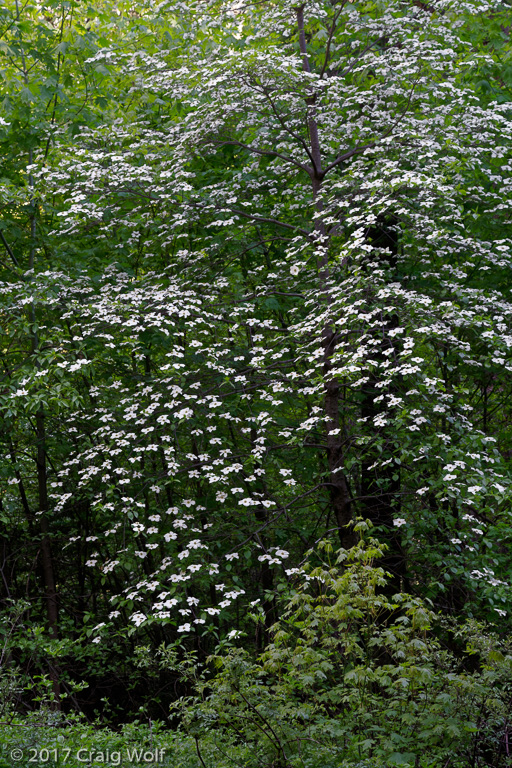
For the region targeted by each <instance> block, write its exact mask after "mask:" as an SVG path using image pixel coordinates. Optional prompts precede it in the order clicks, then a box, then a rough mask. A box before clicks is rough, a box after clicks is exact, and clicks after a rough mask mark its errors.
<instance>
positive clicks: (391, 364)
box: [3, 0, 512, 642]
mask: <svg viewBox="0 0 512 768" xmlns="http://www.w3.org/2000/svg"><path fill="white" fill-rule="evenodd" d="M490 10H491V7H490V6H489V4H487V3H480V2H475V3H465V4H464V6H460V5H455V4H453V3H451V2H439V3H436V4H435V5H433V6H430V5H428V6H426V5H423V4H417V5H411V6H404V5H403V4H402V3H398V2H394V1H393V0H389V1H388V0H386V2H382V3H376V4H371V3H368V4H364V3H363V4H360V5H352V4H350V3H340V4H338V5H332V4H331V3H327V2H325V3H324V2H307V3H304V4H302V5H300V6H296V5H294V4H291V3H288V2H281V1H279V2H275V3H271V4H264V5H262V6H261V7H260V6H254V7H253V6H248V7H245V6H243V5H241V4H240V5H236V4H233V3H219V2H215V3H197V4H194V5H193V7H187V8H180V12H179V14H178V13H177V11H176V9H175V8H174V6H169V7H167V6H166V5H165V4H164V5H161V6H160V7H159V9H158V11H157V12H155V11H154V10H152V9H151V8H149V7H148V8H146V7H144V6H143V5H142V4H141V6H140V13H138V14H137V15H136V18H135V20H134V19H132V20H131V21H129V23H128V22H127V31H125V32H119V33H118V34H116V35H115V36H113V37H112V38H111V39H109V40H106V41H104V42H103V44H101V45H98V46H97V49H96V51H95V52H94V54H93V55H91V56H90V57H89V58H88V60H87V67H91V68H93V69H94V71H96V70H97V69H98V68H102V71H104V73H105V76H107V75H108V77H109V83H110V92H111V94H114V97H115V98H117V99H118V101H120V102H121V101H122V103H123V110H122V111H121V110H119V109H113V108H112V109H110V110H107V109H106V110H105V112H104V113H103V114H102V115H101V116H97V117H96V118H95V124H92V122H91V121H89V122H87V121H84V124H83V125H82V127H81V128H80V130H79V132H78V133H75V134H74V136H73V151H72V152H71V151H70V141H69V139H68V138H67V136H66V135H63V136H62V137H60V138H59V137H56V138H55V141H53V142H51V151H48V152H47V151H46V149H44V151H42V153H41V154H40V155H39V156H38V158H35V160H37V168H36V167H34V168H31V177H32V178H33V179H34V191H33V193H32V194H33V195H34V196H35V197H34V199H35V198H36V197H37V200H38V205H40V208H41V217H43V216H44V217H46V218H45V219H44V221H45V222H46V223H45V228H44V232H43V228H42V234H41V240H40V246H39V248H40V253H41V257H40V259H39V261H37V259H36V260H35V262H34V274H33V277H32V278H31V280H30V281H27V280H26V279H24V280H15V279H9V280H8V279H7V278H6V280H5V282H4V285H3V296H4V301H5V302H6V306H8V307H9V308H10V309H11V313H12V316H13V317H15V318H17V321H16V323H15V324H14V325H13V328H12V330H11V331H10V333H11V336H12V338H13V339H17V338H19V334H20V333H26V329H25V326H24V323H26V320H25V319H23V321H22V318H25V315H24V309H23V307H24V306H26V305H29V304H30V303H31V302H32V303H33V304H34V306H36V307H37V308H38V309H37V312H38V313H39V318H40V320H39V321H38V322H39V324H40V325H43V326H46V327H44V328H42V329H41V328H40V329H39V330H38V333H39V339H40V341H39V344H40V349H41V354H40V364H39V365H38V366H35V365H34V362H33V358H30V357H25V358H22V359H20V361H19V363H18V364H16V365H11V367H10V369H9V377H8V386H7V387H6V389H5V391H4V393H3V403H4V406H3V407H4V409H6V410H5V413H6V414H7V416H9V414H11V416H9V417H12V415H13V414H15V419H16V420H17V421H16V424H17V425H19V427H17V428H18V429H20V430H23V429H25V430H27V429H28V428H29V427H28V425H29V424H30V418H31V416H30V414H31V413H32V412H34V411H35V409H36V408H37V407H40V406H41V404H42V406H41V407H42V408H43V409H44V413H45V418H47V419H51V420H52V425H53V428H52V435H53V437H52V439H51V441H50V440H48V441H47V456H48V462H50V459H51V464H49V466H50V467H51V469H49V470H48V476H49V481H50V485H51V488H50V493H49V499H48V510H47V512H48V518H49V520H50V529H49V530H50V532H53V541H54V547H58V546H60V547H63V558H69V560H67V561H66V560H64V561H63V562H65V563H66V562H69V563H71V562H72V563H74V564H75V565H76V572H77V583H78V584H79V590H80V595H81V607H80V610H81V611H85V610H90V609H91V608H92V607H93V606H92V604H91V602H90V601H91V600H92V598H90V597H89V596H90V595H94V613H95V615H96V616H98V618H100V619H101V620H102V621H101V622H100V624H99V625H98V626H97V630H96V635H95V638H94V639H95V640H97V641H98V642H100V640H101V637H102V634H103V633H105V631H106V627H108V626H109V625H110V622H115V621H116V620H118V619H119V620H120V621H122V622H124V623H126V622H128V623H129V625H130V626H132V627H135V626H140V625H144V626H145V627H147V628H148V631H149V632H152V631H154V632H157V631H158V632H159V631H160V629H159V627H161V625H163V630H162V631H163V632H164V635H165V637H171V638H173V637H175V632H176V631H177V632H178V633H179V634H180V633H181V634H187V633H195V635H196V637H197V638H199V636H200V635H201V634H202V633H203V631H204V630H206V631H207V632H209V631H213V632H216V631H217V630H218V629H219V628H224V629H232V628H233V626H241V625H242V623H243V622H242V619H241V617H240V613H239V609H238V608H236V606H237V605H240V604H241V601H242V603H243V604H245V603H246V602H247V601H249V602H253V603H254V602H255V601H261V604H262V611H263V616H264V618H265V620H266V622H267V624H270V623H271V622H272V621H273V620H274V619H275V611H276V607H275V603H274V594H275V590H276V588H277V585H278V581H279V580H280V579H283V580H285V581H286V580H288V581H290V580H292V579H293V578H295V577H299V578H300V573H301V563H302V561H303V558H304V553H305V552H306V551H307V550H308V549H309V548H310V547H312V546H314V544H315V542H317V541H318V540H320V539H322V538H325V537H329V536H333V537H336V538H337V539H338V541H339V542H341V544H342V545H344V546H350V544H351V543H352V533H351V530H352V529H351V526H350V524H351V522H352V521H353V520H355V519H356V517H358V516H363V517H366V518H369V519H370V520H372V522H373V523H374V525H375V526H376V529H377V532H378V533H379V534H380V535H381V536H382V538H383V540H384V541H385V542H387V544H388V555H387V557H386V559H385V560H384V563H383V564H384V565H385V567H387V568H388V569H390V570H392V571H393V572H394V582H393V588H394V589H402V590H406V589H410V590H413V591H416V592H421V593H422V594H426V595H428V596H430V597H431V598H432V599H434V600H435V601H436V604H437V606H438V607H443V608H445V609H446V610H449V611H458V612H464V611H465V612H466V613H468V614H476V615H487V616H490V617H491V618H492V617H494V618H496V611H498V613H503V612H504V609H503V605H502V604H503V603H504V601H505V600H506V599H507V596H508V594H509V592H508V590H509V575H510V573H509V572H510V563H509V560H508V557H507V551H506V550H507V547H506V542H507V540H508V538H507V537H508V536H509V533H508V530H509V511H508V507H509V469H508V465H507V458H508V454H507V451H508V437H507V431H508V420H509V415H508V411H507V405H506V404H507V399H508V396H509V384H508V372H509V370H510V352H509V348H510V344H511V338H512V337H511V335H510V316H511V313H512V304H511V303H510V301H509V299H508V269H509V266H510V248H511V244H512V240H511V239H510V235H511V232H510V222H509V220H508V218H507V214H506V210H507V207H508V204H509V203H508V200H509V197H510V193H511V180H510V169H511V164H510V163H511V144H510V137H511V130H512V129H511V123H510V107H509V102H508V101H507V98H506V94H504V93H501V94H498V98H495V96H496V94H493V95H492V100H491V98H490V97H489V96H488V95H486V94H483V93H482V92H481V91H479V90H478V88H477V87H476V85H475V82H477V73H478V72H479V71H483V70H484V69H485V68H487V70H488V71H491V72H492V71H495V67H496V59H495V57H494V55H493V49H492V47H491V44H490V43H489V41H487V44H488V47H487V49H485V48H484V47H482V46H479V47H478V48H475V45H474V42H473V37H472V29H473V27H474V25H475V23H477V24H478V23H480V22H482V23H483V21H484V19H485V18H486V15H487V14H489V13H490ZM496 13H498V11H497V10H493V14H496ZM493 18H494V19H495V18H496V16H494V17H493ZM143 25H146V26H145V27H144V28H145V29H151V30H152V41H151V43H149V42H147V38H145V42H144V47H141V46H139V47H137V45H136V44H137V43H138V41H139V39H140V29H141V28H142V26H143ZM184 40H185V41H187V45H186V46H184V45H183V41H184ZM43 249H47V250H48V252H50V253H51V254H52V260H51V269H48V268H47V267H48V264H47V263H46V262H45V259H44V258H43ZM84 255H85V257H84ZM55 265H59V269H58V271H56V269H55ZM16 343H17V342H14V341H13V344H16ZM43 393H44V396H43ZM50 454H52V455H50ZM17 472H18V473H19V474H20V478H21V480H22V481H23V483H22V482H21V480H20V478H19V477H18V475H17V474H16V473H17ZM5 474H6V475H8V476H9V478H10V479H9V480H8V482H10V483H11V485H10V486H9V490H8V492H7V494H6V499H7V500H8V503H9V505H11V506H12V508H16V505H18V507H19V505H20V504H22V503H23V493H25V495H30V494H31V493H34V490H33V484H34V482H35V481H34V480H33V479H32V477H31V476H30V472H29V470H28V468H25V466H24V465H23V464H22V463H20V461H18V463H16V462H13V461H11V463H9V460H7V462H6V464H5ZM25 475H26V476H25ZM31 483H32V486H31ZM23 488H25V490H23ZM66 572H67V571H66ZM425 574H427V576H425ZM203 625H204V626H203ZM155 636H156V635H155Z"/></svg>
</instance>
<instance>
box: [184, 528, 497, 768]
mask: <svg viewBox="0 0 512 768" xmlns="http://www.w3.org/2000/svg"><path fill="white" fill-rule="evenodd" d="M381 555H382V551H381V547H380V545H379V544H378V542H377V541H375V540H372V539H369V540H367V541H361V542H360V543H359V544H358V545H357V546H355V547H354V548H353V549H351V550H348V551H347V550H339V551H338V552H337V554H336V558H335V559H334V561H333V562H331V561H330V558H329V557H328V554H327V552H325V551H324V552H322V551H320V552H319V553H318V554H315V557H314V559H316V560H318V559H321V560H323V562H322V564H320V565H316V566H315V567H311V566H310V567H308V568H307V572H308V574H309V578H308V581H307V583H306V584H304V585H301V586H297V587H295V588H294V587H293V586H292V585H290V587H289V590H288V592H287V594H286V595H285V596H284V600H285V602H286V605H285V607H284V610H283V611H282V613H281V616H280V619H279V621H278V623H277V624H275V625H274V626H273V627H272V629H271V641H270V642H269V644H268V645H267V647H266V648H265V650H264V652H263V653H262V654H261V656H260V657H259V658H258V659H254V658H252V657H251V655H250V654H248V653H247V652H246V651H244V650H242V649H241V648H233V649H230V650H229V651H228V652H227V653H226V652H223V653H219V654H216V655H215V656H213V657H211V659H210V661H211V663H212V665H213V668H214V669H215V670H216V672H215V675H214V677H213V678H212V679H205V680H204V682H203V683H202V684H200V685H199V686H198V693H199V697H198V698H197V699H196V701H195V703H192V702H191V700H187V699H186V700H184V701H182V703H181V711H182V717H183V724H184V727H185V730H186V732H187V733H188V734H190V735H192V736H194V738H196V739H197V740H198V744H199V745H200V744H201V743H202V741H203V739H205V740H206V742H209V740H213V741H214V742H215V741H217V745H218V752H219V754H218V758H217V759H218V760H219V761H220V764H221V765H224V763H223V762H222V761H223V752H224V753H226V752H228V753H229V754H230V755H232V754H233V753H232V752H231V750H233V749H234V750H235V754H237V750H239V752H238V754H242V753H243V754H244V759H245V760H246V761H247V762H246V763H244V764H245V765H247V766H252V765H254V766H257V765H272V766H280V768H288V767H289V766H290V767H291V766H302V765H307V766H318V767H319V768H320V766H330V765H333V764H336V765H339V766H344V767H345V766H347V768H348V766H351V767H352V766H354V768H355V767H356V766H367V765H368V766H370V765H372V766H399V765H403V766H410V768H413V767H414V768H416V767H417V766H422V768H423V767H425V768H441V767H442V766H446V765H450V766H453V767H454V768H469V766H480V765H481V766H484V765H485V766H505V765H508V764H510V760H509V759H508V758H507V749H506V745H507V737H508V729H509V727H510V726H509V714H510V701H511V696H512V652H511V647H510V644H509V642H508V641H504V640H500V639H499V638H498V636H497V635H496V634H495V633H493V632H492V629H491V628H487V627H483V626H480V625H477V624H475V623H471V622H470V623H468V624H467V625H465V626H464V627H461V628H458V629H457V630H456V631H455V632H454V631H453V629H451V628H449V627H446V626H443V623H442V622H441V623H440V622H439V620H438V619H437V617H436V616H435V614H434V613H433V612H432V611H431V609H430V608H429V607H428V605H427V604H425V602H423V601H422V600H420V599H418V598H414V597H412V596H411V595H407V594H402V593H399V594H395V595H393V596H387V595H386V590H385V587H386V578H385V574H384V573H383V571H382V569H381V568H379V567H377V566H376V565H375V559H376V558H378V557H379V556H381ZM455 641H457V642H459V643H460V642H463V643H464V644H465V650H464V653H463V654H462V656H461V655H460V654H459V655H457V654H455V653H454V652H453V651H451V650H449V647H448V645H452V646H453V645H454V643H455ZM249 756H250V757H249ZM218 764H219V763H218Z"/></svg>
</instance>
